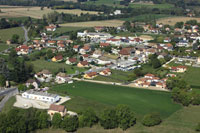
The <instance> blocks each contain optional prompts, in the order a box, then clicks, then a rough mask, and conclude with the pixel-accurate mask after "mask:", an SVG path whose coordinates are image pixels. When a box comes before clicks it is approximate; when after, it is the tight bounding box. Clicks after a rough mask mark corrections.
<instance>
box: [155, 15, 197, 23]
mask: <svg viewBox="0 0 200 133" xmlns="http://www.w3.org/2000/svg"><path fill="white" fill-rule="evenodd" d="M189 20H197V21H198V22H200V18H195V17H168V18H161V19H158V20H157V23H158V24H159V23H162V24H169V25H175V24H176V23H177V22H186V21H189Z"/></svg>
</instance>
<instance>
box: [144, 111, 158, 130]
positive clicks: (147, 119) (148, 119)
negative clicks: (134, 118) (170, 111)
mask: <svg viewBox="0 0 200 133" xmlns="http://www.w3.org/2000/svg"><path fill="white" fill-rule="evenodd" d="M161 122H162V120H161V118H160V114H159V113H151V114H147V115H145V116H144V118H143V120H142V124H143V125H144V126H148V127H151V126H155V125H159V124H160V123H161Z"/></svg>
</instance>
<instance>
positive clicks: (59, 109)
mask: <svg viewBox="0 0 200 133" xmlns="http://www.w3.org/2000/svg"><path fill="white" fill-rule="evenodd" d="M55 113H59V114H60V115H61V117H64V116H65V115H66V114H67V109H66V107H65V106H63V105H56V104H51V105H50V107H49V109H48V114H49V115H50V116H51V118H53V115H54V114H55Z"/></svg>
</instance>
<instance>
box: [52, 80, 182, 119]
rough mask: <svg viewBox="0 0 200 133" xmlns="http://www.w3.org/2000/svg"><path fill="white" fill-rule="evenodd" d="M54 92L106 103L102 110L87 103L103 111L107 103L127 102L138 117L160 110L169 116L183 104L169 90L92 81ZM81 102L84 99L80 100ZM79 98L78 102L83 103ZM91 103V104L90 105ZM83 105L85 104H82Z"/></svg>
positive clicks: (68, 86)
mask: <svg viewBox="0 0 200 133" xmlns="http://www.w3.org/2000/svg"><path fill="white" fill-rule="evenodd" d="M50 90H51V91H53V92H58V93H65V94H66V93H67V94H69V95H71V96H73V97H75V98H72V100H71V101H73V100H76V97H81V98H84V99H86V100H89V101H92V102H97V103H98V104H104V106H103V107H102V108H100V109H101V110H99V108H96V107H95V106H96V104H89V105H88V104H85V108H86V107H87V108H88V107H91V108H94V109H95V110H98V111H103V109H104V107H105V105H110V106H111V107H112V106H116V105H118V104H127V105H129V106H130V108H131V109H132V110H134V112H135V113H136V114H137V116H138V117H141V116H143V115H144V114H146V113H150V112H160V113H161V116H162V118H167V117H169V116H170V115H171V114H172V113H174V112H176V111H177V110H179V109H181V105H178V104H175V103H173V102H172V100H171V94H170V93H168V92H160V91H151V90H144V89H136V88H130V87H122V86H113V85H105V84H97V83H90V82H75V83H73V84H64V85H58V86H55V87H53V88H52V89H50ZM80 101H81V102H82V101H84V100H80ZM80 101H79V100H78V101H77V102H78V103H77V104H81V103H80ZM75 105H76V104H75V103H74V104H70V105H68V103H66V106H67V107H68V108H69V109H72V110H73V108H74V107H73V106H75ZM90 105H91V106H90ZM82 106H83V105H82ZM81 109H83V107H82V108H80V109H79V108H76V109H75V110H73V111H80V110H81Z"/></svg>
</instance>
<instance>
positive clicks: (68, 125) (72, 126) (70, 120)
mask: <svg viewBox="0 0 200 133" xmlns="http://www.w3.org/2000/svg"><path fill="white" fill-rule="evenodd" d="M62 128H63V129H64V130H65V131H67V132H74V131H76V130H77V129H78V117H77V116H65V117H64V120H63V121H62Z"/></svg>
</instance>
